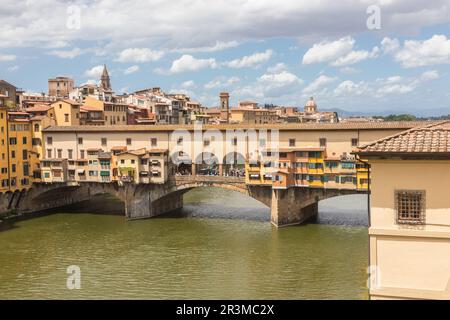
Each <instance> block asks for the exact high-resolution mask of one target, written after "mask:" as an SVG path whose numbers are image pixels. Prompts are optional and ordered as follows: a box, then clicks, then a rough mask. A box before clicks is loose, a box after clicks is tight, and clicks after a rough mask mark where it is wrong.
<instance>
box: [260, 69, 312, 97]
mask: <svg viewBox="0 0 450 320" xmlns="http://www.w3.org/2000/svg"><path fill="white" fill-rule="evenodd" d="M257 82H258V84H259V85H260V86H261V88H262V92H263V94H264V96H266V97H280V96H283V95H287V94H289V93H292V92H295V91H298V90H299V87H300V86H301V85H302V84H303V80H302V79H300V78H299V77H297V76H296V75H295V74H293V73H290V72H288V71H286V70H284V71H281V72H279V73H266V74H263V75H262V76H261V77H259V78H258V79H257Z"/></svg>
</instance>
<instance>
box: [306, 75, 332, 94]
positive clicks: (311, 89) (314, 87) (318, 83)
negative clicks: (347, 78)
mask: <svg viewBox="0 0 450 320" xmlns="http://www.w3.org/2000/svg"><path fill="white" fill-rule="evenodd" d="M336 80H337V78H334V77H328V76H326V75H323V74H322V75H320V76H319V77H317V78H316V79H315V80H314V81H313V82H311V83H310V84H309V85H308V86H307V87H306V88H304V89H303V93H304V94H313V95H316V94H317V93H318V92H319V91H320V89H322V88H323V87H324V86H326V85H327V84H330V83H332V82H334V81H336Z"/></svg>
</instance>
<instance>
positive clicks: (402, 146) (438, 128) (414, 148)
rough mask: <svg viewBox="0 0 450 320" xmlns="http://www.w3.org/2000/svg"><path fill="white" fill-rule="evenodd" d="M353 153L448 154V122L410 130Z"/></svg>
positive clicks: (360, 148)
mask: <svg viewBox="0 0 450 320" xmlns="http://www.w3.org/2000/svg"><path fill="white" fill-rule="evenodd" d="M354 153H357V154H365V155H371V154H372V155H376V154H410V155H419V154H429V153H436V154H444V153H449V154H450V121H449V120H447V121H442V122H438V123H434V124H429V125H426V126H422V127H417V128H412V129H410V130H407V131H403V132H400V133H398V134H395V135H392V136H389V137H385V138H382V139H379V140H376V141H374V142H371V143H369V144H366V145H363V146H361V147H359V148H357V149H356V150H355V151H354Z"/></svg>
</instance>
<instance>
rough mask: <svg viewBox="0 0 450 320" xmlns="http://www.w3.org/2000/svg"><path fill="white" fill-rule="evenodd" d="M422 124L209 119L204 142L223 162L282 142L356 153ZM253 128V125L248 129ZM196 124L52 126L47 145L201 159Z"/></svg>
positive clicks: (78, 154) (335, 153) (82, 153)
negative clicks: (178, 154)
mask: <svg viewBox="0 0 450 320" xmlns="http://www.w3.org/2000/svg"><path fill="white" fill-rule="evenodd" d="M417 125H420V122H419V123H418V122H383V123H362V124H361V123H356V124H354V123H348V124H339V123H338V124H301V123H300V124H283V125H278V124H273V125H251V126H249V125H231V124H230V125H204V126H203V127H202V128H203V131H202V132H201V134H202V137H201V138H202V140H203V143H201V144H202V146H203V149H202V150H203V151H205V152H210V153H213V154H214V155H216V156H217V158H218V159H219V161H220V162H221V163H222V162H223V161H222V159H223V158H224V157H225V156H226V155H227V154H228V153H230V152H237V153H239V154H241V155H242V157H244V158H246V155H247V154H250V153H252V152H255V150H257V149H263V148H265V147H271V145H272V147H277V146H279V147H280V148H283V147H295V148H317V147H321V148H326V150H327V157H350V153H351V151H352V150H353V149H354V148H355V147H356V146H357V145H359V144H364V143H369V142H371V141H374V140H376V139H380V138H382V137H386V136H389V135H392V134H396V133H399V132H401V131H404V130H406V129H410V128H412V127H415V126H417ZM248 129H250V131H247V130H248ZM253 129H255V130H254V131H253ZM180 130H181V131H180ZM193 130H194V126H193V125H185V126H179V125H137V126H131V125H128V126H114V127H111V126H74V127H62V126H57V127H50V128H47V129H45V130H44V132H43V135H44V138H43V141H44V149H45V150H46V152H45V154H44V155H45V156H46V157H49V156H48V155H49V154H50V155H51V156H50V157H49V158H52V157H54V155H55V154H57V153H58V150H61V152H62V158H68V159H70V158H71V157H69V150H70V154H71V156H72V159H80V158H81V159H83V158H84V159H85V158H86V152H87V150H89V149H95V148H97V149H98V148H101V149H102V150H103V151H104V152H111V151H113V149H114V148H117V147H126V149H127V150H138V149H143V148H145V149H146V150H151V149H167V150H169V151H170V153H169V156H172V155H173V153H175V152H178V151H180V150H181V149H182V150H184V151H185V152H186V156H187V157H189V158H190V159H192V160H194V161H195V159H197V157H198V156H199V154H198V152H202V150H196V149H195V148H194V147H195V144H194V143H192V139H193V138H194V134H195V132H194V131H193ZM227 131H228V135H227ZM183 133H186V134H188V137H187V138H185V139H184V141H181V142H180V141H179V140H180V137H179V135H180V134H183ZM216 133H217V135H215V134H216ZM245 133H249V134H252V133H255V136H251V137H250V136H249V138H248V139H245V138H242V139H241V138H240V137H242V134H245ZM235 138H236V139H235ZM49 142H50V143H51V144H49Z"/></svg>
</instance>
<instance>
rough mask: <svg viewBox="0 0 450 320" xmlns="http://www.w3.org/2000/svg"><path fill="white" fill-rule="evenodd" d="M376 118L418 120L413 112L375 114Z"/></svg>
mask: <svg viewBox="0 0 450 320" xmlns="http://www.w3.org/2000/svg"><path fill="white" fill-rule="evenodd" d="M374 118H376V119H383V120H384V121H415V120H418V119H417V117H416V116H414V115H412V114H406V113H404V114H390V115H388V116H374Z"/></svg>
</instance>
